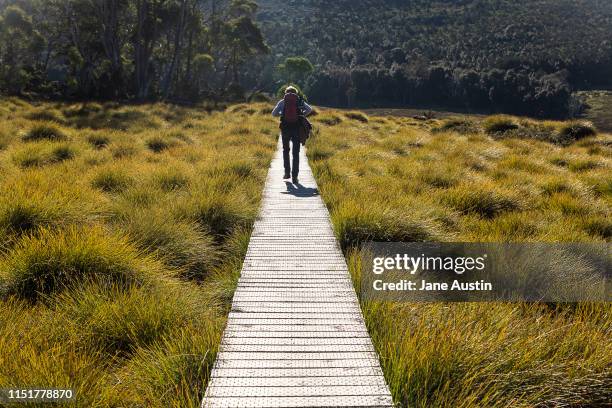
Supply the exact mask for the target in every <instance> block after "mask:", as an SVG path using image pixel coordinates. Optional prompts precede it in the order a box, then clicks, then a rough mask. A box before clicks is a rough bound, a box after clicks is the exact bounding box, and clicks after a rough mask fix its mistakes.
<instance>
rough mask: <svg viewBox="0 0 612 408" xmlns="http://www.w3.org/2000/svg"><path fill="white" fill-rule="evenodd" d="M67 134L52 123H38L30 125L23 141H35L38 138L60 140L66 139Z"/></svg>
mask: <svg viewBox="0 0 612 408" xmlns="http://www.w3.org/2000/svg"><path fill="white" fill-rule="evenodd" d="M67 138H68V136H67V135H66V133H65V132H64V131H63V130H62V129H60V128H59V126H57V125H55V124H52V123H45V124H39V125H35V126H34V127H32V128H31V129H30V130H29V131H28V132H27V133H26V134H25V135H24V136H23V141H25V142H36V141H39V140H52V141H60V140H66V139H67Z"/></svg>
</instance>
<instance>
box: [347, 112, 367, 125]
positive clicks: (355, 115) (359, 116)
mask: <svg viewBox="0 0 612 408" xmlns="http://www.w3.org/2000/svg"><path fill="white" fill-rule="evenodd" d="M344 116H345V117H346V118H347V119H350V120H355V121H357V122H361V123H368V122H369V121H370V118H369V117H368V115H366V114H365V113H363V112H358V111H353V112H346V113H345V114H344Z"/></svg>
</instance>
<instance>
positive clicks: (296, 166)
mask: <svg viewBox="0 0 612 408" xmlns="http://www.w3.org/2000/svg"><path fill="white" fill-rule="evenodd" d="M281 134H282V139H283V162H284V164H285V173H286V174H291V176H292V177H297V176H298V173H299V172H300V135H299V132H298V127H297V126H287V125H286V126H283V127H282V128H281ZM290 142H291V144H292V145H293V146H292V148H291V149H290V148H289V143H290ZM290 150H291V153H292V155H293V172H292V171H291V162H290V161H289V151H290Z"/></svg>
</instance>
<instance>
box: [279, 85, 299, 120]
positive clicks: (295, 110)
mask: <svg viewBox="0 0 612 408" xmlns="http://www.w3.org/2000/svg"><path fill="white" fill-rule="evenodd" d="M299 99H300V98H299V96H298V95H296V94H294V93H287V94H285V98H284V101H285V108H284V109H283V122H284V123H286V124H290V125H295V124H297V123H298V120H299V116H300V109H299V105H300V100H299Z"/></svg>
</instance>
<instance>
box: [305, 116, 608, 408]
mask: <svg viewBox="0 0 612 408" xmlns="http://www.w3.org/2000/svg"><path fill="white" fill-rule="evenodd" d="M335 114H339V113H337V112H335V111H325V112H324V113H323V114H322V115H321V116H323V115H326V116H332V115H335ZM315 120H318V118H316V119H315ZM466 120H468V121H470V126H471V124H472V122H471V121H473V123H475V124H476V126H478V127H479V128H480V127H481V128H482V130H478V131H474V130H475V129H466V128H465V126H464V125H465V121H464V120H459V121H455V120H454V119H451V120H448V122H442V124H440V123H439V122H438V124H437V125H434V127H432V128H430V127H429V125H423V124H417V123H409V122H408V121H403V120H400V119H396V118H388V119H387V120H384V121H378V120H377V121H373V120H372V121H370V122H369V123H368V124H367V125H365V126H364V124H363V123H361V122H357V123H355V122H353V121H344V122H341V123H338V124H336V125H335V126H333V127H331V126H330V127H326V128H322V129H323V131H322V136H321V137H316V138H313V139H311V140H310V141H309V142H308V151H307V154H308V156H309V158H310V163H311V166H312V168H313V172H314V173H315V176H316V178H317V181H318V183H319V189H320V193H321V196H322V198H323V200H324V201H325V203H326V204H327V206H328V208H329V209H330V213H331V217H332V221H333V224H334V229H335V233H336V235H337V237H338V239H339V240H340V242H341V244H342V247H343V249H344V252H345V255H346V257H347V261H348V264H349V269H350V272H351V274H352V276H353V283H354V285H355V287H356V290H357V293H358V294H359V293H360V290H359V289H360V282H361V274H362V273H365V271H364V270H363V268H364V267H365V265H363V264H362V261H361V258H362V254H361V252H360V248H361V245H362V244H363V243H364V242H367V241H409V242H414V241H448V242H551V241H552V242H582V241H584V242H610V233H611V230H610V227H611V224H610V222H609V221H608V220H609V219H610V218H611V213H612V211H611V208H610V202H611V199H612V188H611V187H612V184H611V183H610V182H609V180H610V177H609V172H610V167H611V166H612V161H611V160H610V157H612V156H611V153H612V152H611V150H610V149H611V146H609V145H607V144H606V143H605V141H606V140H607V139H606V136H605V135H590V136H589V139H588V141H589V143H586V142H585V141H578V142H575V140H574V139H573V138H574V136H572V137H571V139H572V141H571V142H569V143H566V142H559V141H558V140H560V139H559V137H560V136H559V135H560V134H561V132H562V131H563V128H564V124H563V123H560V122H537V121H533V120H529V119H521V118H514V117H505V116H501V117H500V116H496V117H493V118H489V119H486V120H484V121H480V120H479V119H477V118H474V119H471V118H467V119H466ZM458 135H462V137H457V136H458ZM593 146H597V149H593ZM361 306H362V310H363V313H364V317H365V321H366V325H367V327H368V330H369V333H370V335H371V337H372V340H373V343H374V346H375V348H376V350H377V352H378V353H379V355H380V358H381V364H382V367H383V372H384V374H385V378H386V380H387V382H388V384H389V386H390V388H391V393H392V394H393V398H394V400H395V402H396V403H397V404H398V406H406V407H412V406H416V407H430V406H431V407H451V406H452V407H454V406H464V407H480V406H487V407H507V406H524V407H532V406H565V405H567V406H605V405H606V404H607V401H609V400H610V389H611V386H612V383H611V382H610V367H609V363H610V361H611V360H610V359H611V356H612V350H611V349H610V345H609V341H608V340H607V337H609V332H610V312H611V309H610V305H609V304H607V303H600V304H576V305H562V304H559V305H544V304H538V303H531V304H521V303H514V304H508V303H464V304H462V303H442V302H440V303H429V304H428V303H418V304H415V303H391V302H388V303H386V302H375V301H366V300H365V299H361Z"/></svg>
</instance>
